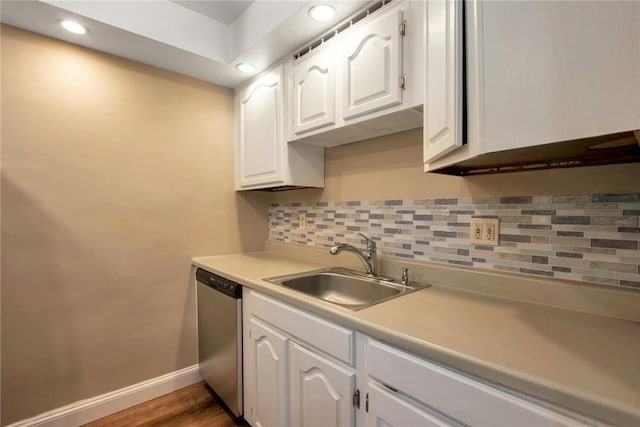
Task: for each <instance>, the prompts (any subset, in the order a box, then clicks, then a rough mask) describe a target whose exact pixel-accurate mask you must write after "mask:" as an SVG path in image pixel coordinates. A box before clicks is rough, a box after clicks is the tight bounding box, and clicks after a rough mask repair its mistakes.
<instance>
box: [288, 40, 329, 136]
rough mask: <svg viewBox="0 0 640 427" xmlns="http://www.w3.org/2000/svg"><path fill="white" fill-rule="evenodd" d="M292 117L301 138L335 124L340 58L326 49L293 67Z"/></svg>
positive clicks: (294, 129) (295, 131)
mask: <svg viewBox="0 0 640 427" xmlns="http://www.w3.org/2000/svg"><path fill="white" fill-rule="evenodd" d="M291 73H292V82H291V83H292V85H291V92H292V97H291V102H290V105H291V114H292V115H293V133H294V134H295V135H301V134H304V133H305V132H309V131H312V130H316V129H318V128H322V127H326V126H330V125H333V124H335V122H336V113H335V102H336V89H335V81H336V58H335V55H334V51H333V50H330V49H324V50H322V51H320V52H317V53H314V54H313V55H309V56H305V57H304V58H303V59H302V60H301V61H299V62H298V63H296V64H294V65H293V69H292V72H291Z"/></svg>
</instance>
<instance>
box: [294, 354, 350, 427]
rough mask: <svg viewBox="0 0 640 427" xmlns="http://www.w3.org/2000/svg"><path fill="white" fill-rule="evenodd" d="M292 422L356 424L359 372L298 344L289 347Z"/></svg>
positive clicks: (303, 426) (310, 425) (303, 425)
mask: <svg viewBox="0 0 640 427" xmlns="http://www.w3.org/2000/svg"><path fill="white" fill-rule="evenodd" d="M289 354H290V357H289V361H290V368H289V373H290V374H291V381H290V383H289V384H290V388H289V390H290V392H291V401H290V407H291V411H290V413H291V425H292V426H300V427H316V426H317V427H326V426H336V427H348V426H353V425H355V418H356V413H355V407H354V406H353V404H352V400H351V395H352V393H353V390H354V389H355V385H356V372H355V370H354V369H352V368H347V367H344V366H341V365H340V364H338V363H334V362H332V361H331V360H329V359H328V358H325V357H323V356H321V355H320V354H317V353H314V352H312V351H311V350H308V349H306V348H304V347H301V346H300V345H298V344H293V345H291V346H290V348H289Z"/></svg>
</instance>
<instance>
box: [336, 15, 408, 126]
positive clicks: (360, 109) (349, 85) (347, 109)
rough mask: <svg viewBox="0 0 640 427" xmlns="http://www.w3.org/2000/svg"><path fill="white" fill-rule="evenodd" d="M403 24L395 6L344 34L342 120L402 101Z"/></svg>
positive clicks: (341, 54) (341, 53)
mask: <svg viewBox="0 0 640 427" xmlns="http://www.w3.org/2000/svg"><path fill="white" fill-rule="evenodd" d="M403 26H404V22H403V10H402V8H400V7H395V8H393V9H390V10H387V11H385V12H384V13H382V14H379V15H376V16H375V17H374V18H373V19H372V20H371V21H369V22H367V23H366V24H365V25H362V26H361V27H360V28H358V29H355V30H354V31H352V32H351V33H349V34H347V35H346V37H345V39H344V41H343V42H342V44H341V47H342V49H341V52H340V56H341V60H342V61H341V62H342V64H341V66H342V68H343V73H344V74H343V76H342V84H343V86H342V97H341V98H342V105H343V110H342V116H343V118H344V119H345V120H348V119H352V118H354V117H359V116H362V115H364V114H367V113H372V112H374V111H378V110H381V109H384V108H388V107H392V106H394V105H398V104H400V103H401V102H402V89H403V83H402V82H401V81H400V77H401V75H402V38H403V37H404V36H405V30H404V27H403Z"/></svg>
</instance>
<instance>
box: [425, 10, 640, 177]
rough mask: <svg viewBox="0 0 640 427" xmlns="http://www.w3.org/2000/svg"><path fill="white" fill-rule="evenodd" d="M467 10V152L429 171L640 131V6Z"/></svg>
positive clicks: (429, 160) (430, 162)
mask: <svg viewBox="0 0 640 427" xmlns="http://www.w3.org/2000/svg"><path fill="white" fill-rule="evenodd" d="M429 3H431V2H429ZM465 6H466V12H465V15H466V32H467V36H466V47H465V49H466V51H465V55H466V64H467V66H466V71H467V79H466V83H467V89H468V90H467V93H466V98H467V114H468V115H467V122H466V125H467V138H466V143H465V145H464V146H462V147H461V148H459V149H457V150H455V151H453V152H451V153H450V154H447V155H445V156H442V157H439V158H438V157H437V156H433V157H429V156H427V157H426V158H425V160H426V164H425V170H426V171H430V170H437V169H439V168H442V167H446V166H449V165H451V164H454V163H457V162H460V161H464V160H467V159H470V158H474V157H476V156H479V155H485V154H487V153H497V152H503V151H505V150H511V149H519V148H527V149H532V148H534V147H537V148H536V150H545V149H547V148H545V147H542V146H543V145H544V144H550V143H557V142H561V141H569V140H577V139H582V138H589V137H594V136H599V135H606V134H613V133H618V132H626V131H631V130H635V129H638V128H640V79H638V76H639V75H640V26H639V25H638V22H640V2H552V1H530V0H526V1H517V2H490V1H477V0H473V1H467V2H465ZM429 9H431V7H429ZM458 22H461V21H460V20H459V21H458ZM428 33H430V31H428ZM443 34H444V33H443ZM457 89H458V91H461V90H462V85H459V86H457ZM425 118H426V120H429V118H428V117H427V116H425ZM436 129H437V127H436ZM425 139H428V137H426V138H425ZM565 146H566V145H565ZM559 147H560V145H559V144H554V145H553V146H549V147H548V150H558V149H559ZM537 152H538V151H536V153H537ZM530 155H531V152H528V153H525V157H524V158H522V159H521V161H526V160H530V159H531V158H530V157H528V156H530ZM534 160H535V159H534ZM469 163H471V162H469Z"/></svg>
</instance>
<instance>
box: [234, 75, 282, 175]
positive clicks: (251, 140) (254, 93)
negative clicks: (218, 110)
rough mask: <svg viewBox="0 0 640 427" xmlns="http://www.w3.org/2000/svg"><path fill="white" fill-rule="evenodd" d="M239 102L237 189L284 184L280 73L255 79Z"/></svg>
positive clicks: (240, 96)
mask: <svg viewBox="0 0 640 427" xmlns="http://www.w3.org/2000/svg"><path fill="white" fill-rule="evenodd" d="M238 102H239V105H238V115H239V117H238V120H239V132H240V135H239V141H238V143H239V147H238V148H239V153H238V154H239V155H238V167H239V168H240V172H239V179H240V186H242V187H246V186H251V185H258V184H270V183H279V182H284V177H283V135H282V123H283V116H282V102H283V101H282V70H280V71H279V72H274V73H271V74H268V75H266V76H263V77H261V78H260V79H258V81H256V82H255V83H254V84H252V85H251V86H249V87H248V88H247V89H245V90H244V91H243V92H242V93H241V94H240V95H239V100H238Z"/></svg>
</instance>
